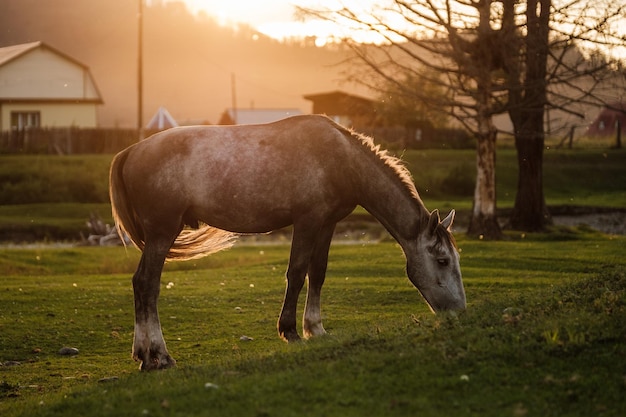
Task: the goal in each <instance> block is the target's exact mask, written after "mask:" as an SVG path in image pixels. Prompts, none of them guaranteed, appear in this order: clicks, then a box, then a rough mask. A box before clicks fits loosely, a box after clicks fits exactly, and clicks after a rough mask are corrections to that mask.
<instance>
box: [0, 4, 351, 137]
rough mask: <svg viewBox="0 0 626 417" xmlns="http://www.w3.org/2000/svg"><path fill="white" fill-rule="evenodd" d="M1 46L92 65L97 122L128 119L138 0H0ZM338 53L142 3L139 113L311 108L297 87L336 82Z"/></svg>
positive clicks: (211, 115)
mask: <svg viewBox="0 0 626 417" xmlns="http://www.w3.org/2000/svg"><path fill="white" fill-rule="evenodd" d="M0 4H1V6H0V10H1V13H0V28H2V30H0V46H8V45H13V44H18V43H24V42H31V41H35V40H41V41H43V42H46V43H48V44H49V45H51V46H52V47H55V48H57V49H59V50H61V51H63V52H65V53H67V54H69V55H71V56H73V57H75V58H76V59H78V60H79V61H81V62H83V63H84V64H86V65H87V66H89V67H90V68H91V71H92V74H93V76H94V78H95V80H96V83H97V85H98V87H99V89H100V91H101V93H102V96H103V98H104V101H105V104H104V105H103V106H102V107H101V108H100V110H99V122H100V124H101V125H102V126H104V127H116V126H117V127H134V126H135V123H136V103H137V99H136V94H137V3H136V2H129V1H126V0H90V1H88V2H86V1H80V2H77V1H75V0H55V1H45V2H42V1H39V0H0ZM341 61H342V52H341V51H339V50H336V49H335V50H333V49H328V48H317V47H315V46H313V45H297V44H282V43H279V42H277V41H275V40H272V39H270V38H268V37H266V36H264V35H262V34H259V33H257V32H255V31H254V30H253V29H252V28H249V27H239V28H238V29H233V28H226V27H221V26H220V25H218V24H217V23H216V22H215V21H214V20H213V19H212V18H210V17H209V16H206V15H200V16H194V15H191V14H190V13H189V12H188V11H187V10H186V9H185V7H184V6H183V5H182V4H176V3H174V4H172V3H168V5H167V6H165V7H160V6H158V7H157V6H155V7H147V8H146V9H145V10H144V120H145V121H147V120H148V119H149V118H150V117H151V116H152V114H153V113H154V112H155V111H156V110H157V108H158V107H159V106H165V107H167V109H168V110H169V111H170V113H172V115H173V116H174V118H176V119H177V120H178V121H182V122H186V121H187V122H188V121H192V122H213V123H215V122H216V121H217V120H218V118H219V116H220V114H221V113H222V111H223V110H224V109H225V108H226V107H230V106H231V105H232V94H231V91H232V88H231V78H232V74H234V75H235V79H236V83H235V85H236V101H237V105H238V106H239V107H256V108H278V107H291V108H294V107H295V108H299V109H300V110H302V111H304V112H309V111H310V110H311V104H310V102H308V101H306V100H304V99H302V96H303V95H304V94H310V93H316V92H322V91H327V90H334V89H338V88H348V89H350V90H351V91H354V90H353V89H351V88H349V87H346V86H345V85H342V84H341V68H340V66H338V63H339V62H341Z"/></svg>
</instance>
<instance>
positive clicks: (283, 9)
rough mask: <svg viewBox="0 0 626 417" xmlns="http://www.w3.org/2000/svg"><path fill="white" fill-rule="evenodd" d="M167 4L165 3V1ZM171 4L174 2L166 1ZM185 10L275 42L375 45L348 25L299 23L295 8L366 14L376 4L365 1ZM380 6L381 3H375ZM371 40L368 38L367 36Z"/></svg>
mask: <svg viewBox="0 0 626 417" xmlns="http://www.w3.org/2000/svg"><path fill="white" fill-rule="evenodd" d="M166 1H168V0H166ZM169 1H174V0H169ZM184 2H185V3H186V4H187V7H188V8H189V9H190V10H191V11H192V12H194V13H198V12H204V13H206V14H207V15H210V16H213V17H215V18H216V19H217V21H218V22H219V23H220V24H222V25H224V26H229V25H236V24H238V23H245V24H248V25H250V26H252V27H254V28H256V29H257V30H258V31H259V32H261V33H263V34H265V35H267V36H269V37H272V38H274V39H278V40H284V39H288V38H305V37H314V38H317V39H316V44H317V45H318V46H323V45H325V44H326V43H327V42H330V41H331V40H332V39H333V38H335V39H336V38H341V37H346V36H351V37H355V38H356V37H359V38H361V39H359V40H360V41H374V40H373V39H368V38H367V37H366V35H364V34H363V33H360V34H359V33H357V32H355V31H354V30H351V29H350V28H349V27H348V26H347V25H338V24H336V23H332V22H327V21H321V20H313V19H306V20H303V19H299V18H298V17H297V13H296V7H297V6H301V7H309V8H322V9H323V8H329V9H333V8H335V9H336V8H340V7H342V6H346V7H350V8H351V9H353V10H365V9H367V8H369V7H371V5H372V4H374V3H376V2H375V1H368V0H365V1H364V0H360V1H356V0H264V1H258V0H232V1H223V0H184ZM378 3H380V1H379V2H378ZM370 36H371V34H370Z"/></svg>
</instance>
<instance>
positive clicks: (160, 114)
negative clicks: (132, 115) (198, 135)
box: [146, 107, 178, 130]
mask: <svg viewBox="0 0 626 417" xmlns="http://www.w3.org/2000/svg"><path fill="white" fill-rule="evenodd" d="M177 126H178V123H176V120H174V118H173V117H172V115H171V114H170V112H168V111H167V109H166V108H165V107H159V109H158V110H157V112H156V113H155V114H154V116H152V119H150V121H149V122H148V124H147V125H146V129H158V130H163V129H169V128H170V127H177Z"/></svg>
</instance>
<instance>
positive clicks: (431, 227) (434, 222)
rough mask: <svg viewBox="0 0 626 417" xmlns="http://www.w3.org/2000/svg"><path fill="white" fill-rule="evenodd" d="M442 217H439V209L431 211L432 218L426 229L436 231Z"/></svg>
mask: <svg viewBox="0 0 626 417" xmlns="http://www.w3.org/2000/svg"><path fill="white" fill-rule="evenodd" d="M440 221H441V220H440V218H439V210H437V209H435V210H433V211H432V212H431V213H430V218H429V219H428V227H427V229H426V230H428V232H429V233H430V234H433V233H435V229H436V228H437V226H438V225H439V222H440Z"/></svg>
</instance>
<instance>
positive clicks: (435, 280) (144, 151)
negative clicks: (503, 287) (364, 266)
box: [109, 115, 466, 370]
mask: <svg viewBox="0 0 626 417" xmlns="http://www.w3.org/2000/svg"><path fill="white" fill-rule="evenodd" d="M109 180H110V184H109V194H110V198H111V205H112V214H113V218H114V220H115V223H116V227H117V229H118V233H119V234H120V236H123V235H124V234H126V235H127V236H128V237H129V238H130V240H131V241H132V242H133V244H134V245H135V246H136V247H137V248H139V249H140V250H141V251H142V255H141V259H140V261H139V265H138V266H137V270H136V272H135V274H134V275H133V278H132V285H133V293H134V303H135V327H134V339H133V348H132V356H133V358H134V359H135V360H136V361H139V362H141V365H140V369H142V370H153V369H163V368H169V367H172V366H175V364H176V361H175V360H174V359H173V358H172V357H171V356H170V354H169V352H168V351H167V348H166V345H165V340H164V338H163V333H162V331H161V324H160V321H159V315H158V311H157V301H158V297H159V289H160V279H161V272H162V270H163V265H164V262H165V261H168V260H186V259H193V258H197V257H201V256H205V255H208V254H211V253H214V252H217V251H220V250H222V249H226V248H229V247H231V246H232V245H233V243H234V240H235V239H236V237H237V236H239V235H241V234H253V233H268V232H271V231H273V230H276V229H280V228H283V227H286V226H290V225H292V226H293V232H292V241H291V250H290V256H289V261H288V267H287V271H286V291H285V295H284V300H283V305H282V309H281V312H280V315H279V318H278V325H277V327H278V333H279V336H280V337H281V338H282V339H284V340H285V341H287V342H294V341H298V340H300V335H299V334H298V331H297V328H296V307H297V301H298V296H299V294H300V291H301V289H302V288H303V286H304V284H305V282H307V295H306V302H305V308H304V314H303V321H302V330H303V336H304V337H305V338H310V337H313V336H320V335H323V334H325V333H326V332H325V330H324V327H323V325H322V317H321V307H320V293H321V289H322V285H323V284H324V279H325V276H326V268H327V263H328V252H329V248H330V244H331V240H332V237H333V233H334V230H335V225H336V224H337V222H339V221H340V220H341V219H343V218H345V217H346V216H348V215H349V214H350V213H351V212H352V211H353V210H354V209H355V208H356V207H357V205H360V206H362V207H363V208H365V209H366V210H367V211H368V212H369V213H370V214H372V215H373V216H374V217H375V218H376V219H377V220H378V221H379V222H380V223H381V224H382V225H383V226H384V227H385V228H386V229H387V231H388V232H389V233H390V234H391V236H393V238H394V239H395V240H396V241H397V242H398V243H399V245H400V247H401V248H402V250H403V252H404V255H405V258H406V272H407V275H408V278H409V280H410V281H411V282H412V283H413V285H414V286H415V287H416V288H417V289H418V290H419V292H420V293H421V294H422V296H423V298H424V299H425V300H426V302H427V303H428V305H429V306H430V308H431V310H432V311H433V312H435V313H436V312H440V311H445V310H463V309H465V307H466V299H465V290H464V288H463V282H462V277H461V270H460V265H459V253H458V250H457V246H456V243H455V239H454V237H453V236H452V233H451V227H452V223H453V220H454V216H455V211H454V210H452V211H451V212H450V214H448V215H447V216H446V217H445V218H444V219H443V220H441V218H440V216H439V212H438V211H437V210H434V211H433V212H429V211H428V210H427V209H426V207H425V206H424V204H423V202H422V200H421V199H420V197H419V195H418V192H417V189H416V187H415V185H414V182H413V180H412V178H411V176H410V173H409V171H408V169H406V167H405V166H404V164H403V162H402V161H401V160H400V159H399V158H396V157H393V156H391V155H390V154H389V153H388V152H387V151H385V150H382V149H381V148H380V146H378V145H374V142H373V140H372V139H371V138H369V137H367V136H365V135H362V134H359V133H357V132H354V131H353V130H351V129H347V128H345V127H343V126H341V125H339V124H338V123H335V122H334V121H333V120H331V119H330V118H328V117H326V116H322V115H304V116H294V117H290V118H286V119H283V120H280V121H277V122H273V123H267V124H258V125H233V126H188V127H177V128H173V129H169V130H166V131H163V132H159V133H156V134H154V135H152V136H151V137H149V138H148V139H145V140H143V141H140V142H138V143H136V144H134V145H131V146H130V147H128V148H126V149H125V150H123V151H121V152H120V153H118V154H117V155H116V156H115V157H114V159H113V161H112V163H111V169H110V178H109ZM307 277H308V280H307Z"/></svg>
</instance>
